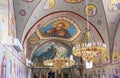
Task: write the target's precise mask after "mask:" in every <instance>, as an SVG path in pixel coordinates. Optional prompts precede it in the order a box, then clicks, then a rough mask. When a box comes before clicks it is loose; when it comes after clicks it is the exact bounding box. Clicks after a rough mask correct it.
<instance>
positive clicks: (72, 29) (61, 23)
mask: <svg viewBox="0 0 120 78" xmlns="http://www.w3.org/2000/svg"><path fill="white" fill-rule="evenodd" d="M80 32H81V31H80V29H79V28H78V26H77V24H76V23H75V22H74V21H72V20H71V19H69V18H66V17H60V18H54V19H52V20H51V21H49V22H48V23H46V24H45V25H44V26H42V27H40V29H39V30H37V31H36V34H37V36H38V37H39V38H40V39H49V38H50V39H58V38H60V39H63V40H68V41H72V40H74V39H75V38H76V37H77V36H78V35H80Z"/></svg>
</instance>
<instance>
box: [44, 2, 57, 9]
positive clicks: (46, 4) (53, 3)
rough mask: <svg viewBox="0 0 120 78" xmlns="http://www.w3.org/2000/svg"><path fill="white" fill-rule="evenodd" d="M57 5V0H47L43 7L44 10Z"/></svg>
mask: <svg viewBox="0 0 120 78" xmlns="http://www.w3.org/2000/svg"><path fill="white" fill-rule="evenodd" d="M54 6H55V0H46V2H45V4H44V6H43V9H44V10H49V9H51V8H53V7H54Z"/></svg>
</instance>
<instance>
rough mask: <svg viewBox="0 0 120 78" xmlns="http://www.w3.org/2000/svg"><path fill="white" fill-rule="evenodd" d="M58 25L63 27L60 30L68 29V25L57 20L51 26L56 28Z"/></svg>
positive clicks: (63, 21)
mask: <svg viewBox="0 0 120 78" xmlns="http://www.w3.org/2000/svg"><path fill="white" fill-rule="evenodd" d="M59 24H62V25H63V26H62V28H69V23H68V22H67V21H65V20H57V21H56V22H54V24H53V26H54V27H56V28H57V27H58V25H59Z"/></svg>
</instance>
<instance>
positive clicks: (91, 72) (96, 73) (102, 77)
mask: <svg viewBox="0 0 120 78" xmlns="http://www.w3.org/2000/svg"><path fill="white" fill-rule="evenodd" d="M118 68H119V66H118V64H113V65H107V66H103V67H97V68H93V69H88V70H85V71H84V77H85V78H119V77H120V73H119V72H120V71H119V70H118Z"/></svg>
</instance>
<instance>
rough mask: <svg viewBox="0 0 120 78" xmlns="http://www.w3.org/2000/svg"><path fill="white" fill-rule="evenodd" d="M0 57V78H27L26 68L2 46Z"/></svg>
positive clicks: (0, 47)
mask: <svg viewBox="0 0 120 78" xmlns="http://www.w3.org/2000/svg"><path fill="white" fill-rule="evenodd" d="M0 55H1V57H0V78H27V76H26V75H27V72H26V71H27V70H26V66H25V65H24V64H23V63H21V62H20V61H19V60H18V58H16V57H15V56H14V55H13V54H12V53H11V52H10V51H9V50H8V49H6V48H4V47H2V46H1V45H0ZM21 66H22V67H21ZM20 67H21V68H22V70H21V69H20ZM22 71H23V72H22Z"/></svg>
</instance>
